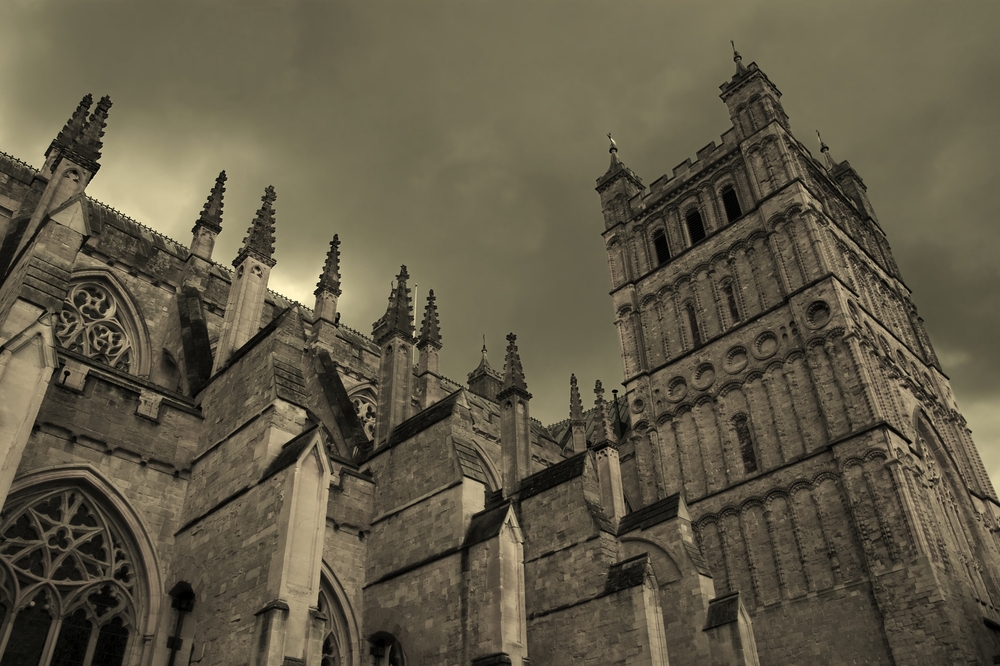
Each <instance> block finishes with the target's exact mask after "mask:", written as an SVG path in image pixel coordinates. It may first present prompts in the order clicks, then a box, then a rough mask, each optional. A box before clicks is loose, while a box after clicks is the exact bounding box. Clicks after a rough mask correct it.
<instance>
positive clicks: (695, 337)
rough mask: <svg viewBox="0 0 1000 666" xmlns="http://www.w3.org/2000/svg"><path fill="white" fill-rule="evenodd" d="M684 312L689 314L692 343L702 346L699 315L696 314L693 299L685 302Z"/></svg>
mask: <svg viewBox="0 0 1000 666" xmlns="http://www.w3.org/2000/svg"><path fill="white" fill-rule="evenodd" d="M684 313H685V314H686V315H687V320H688V326H689V327H690V328H691V344H692V345H693V346H695V347H700V346H701V331H700V330H699V329H698V317H696V316H695V314H694V305H693V304H692V303H691V301H688V302H687V303H685V304H684Z"/></svg>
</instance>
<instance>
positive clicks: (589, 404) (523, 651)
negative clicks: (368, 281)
mask: <svg viewBox="0 0 1000 666" xmlns="http://www.w3.org/2000/svg"><path fill="white" fill-rule="evenodd" d="M734 59H735V63H736V68H735V74H734V75H733V76H732V77H731V78H730V79H729V80H727V81H726V82H725V83H723V84H722V86H721V98H722V101H723V102H724V103H725V104H726V106H727V107H728V109H729V115H730V118H731V120H732V127H731V128H730V129H728V130H727V131H726V132H725V133H724V134H722V136H721V142H720V143H718V144H716V143H715V142H711V143H709V144H708V145H707V146H705V147H704V148H703V149H701V150H699V151H698V152H697V155H696V158H695V159H694V161H692V160H690V159H686V160H684V161H683V162H681V163H680V164H679V165H678V166H676V167H675V168H674V169H673V170H672V173H671V174H670V175H664V176H661V177H659V178H657V179H656V180H653V181H652V182H651V183H649V184H648V185H646V184H644V183H643V180H642V179H641V178H640V177H639V176H638V175H637V174H636V173H635V172H634V171H633V170H632V169H630V168H629V167H628V166H626V165H625V162H624V161H623V158H622V157H621V156H619V153H618V147H617V146H616V145H615V143H614V141H613V140H612V141H611V144H610V165H609V167H608V169H607V171H606V172H605V173H604V174H603V175H602V176H601V177H600V178H598V179H597V193H598V195H599V198H600V205H601V211H602V212H603V221H604V227H603V231H601V229H599V226H600V223H599V220H600V218H599V217H598V215H597V209H596V206H595V215H594V220H593V222H594V224H593V227H594V228H593V240H594V242H595V243H597V242H600V240H599V239H598V233H601V234H602V235H603V243H604V246H605V248H606V250H607V256H608V266H609V272H610V280H611V292H610V296H611V301H612V303H611V305H612V311H613V312H614V321H615V325H616V326H617V328H618V332H619V337H620V340H621V357H622V367H623V386H624V391H623V392H622V396H621V397H617V396H616V397H608V396H606V395H605V392H604V388H603V387H602V386H601V385H600V382H598V384H597V386H596V387H594V388H593V390H592V391H593V392H591V388H590V387H583V386H579V385H578V384H577V381H576V378H575V377H567V392H566V396H565V404H566V405H567V417H568V418H567V419H566V420H565V421H562V422H560V423H555V424H551V425H544V424H542V423H540V422H539V421H537V420H535V419H533V418H532V417H531V413H530V404H531V398H532V395H531V392H530V390H529V386H530V383H531V374H532V368H531V367H525V366H522V363H521V359H520V357H519V353H518V340H517V338H516V336H515V335H514V334H513V333H511V334H509V335H507V347H506V351H505V354H504V357H503V359H502V361H501V359H500V358H499V355H497V356H496V357H494V358H493V360H492V364H491V360H490V359H488V358H487V353H486V349H485V348H484V349H483V353H482V359H481V361H480V363H479V365H478V367H476V368H472V369H471V371H470V372H469V374H468V377H467V378H466V379H465V381H463V382H458V381H454V380H452V379H449V378H447V377H444V376H442V374H441V372H440V369H439V358H440V355H441V354H442V353H445V352H444V344H443V339H444V338H443V336H442V326H441V322H440V321H439V316H438V309H437V307H438V306H437V302H436V300H435V296H434V292H433V291H431V292H429V293H428V294H427V295H426V301H425V302H421V303H416V304H415V303H413V302H412V298H411V291H410V288H409V286H408V283H409V282H410V275H409V274H408V272H407V269H406V267H405V266H403V267H401V268H400V270H399V273H398V275H396V277H395V281H394V282H393V286H392V289H391V292H390V293H389V295H388V297H389V298H388V304H387V306H386V309H385V314H384V315H383V316H382V317H381V318H380V319H379V320H378V321H376V322H375V323H374V325H373V327H372V330H371V333H370V335H369V334H367V333H361V332H359V331H357V330H354V329H352V328H350V327H349V326H348V323H347V322H342V321H341V317H340V314H339V313H338V311H337V302H338V298H339V297H340V295H341V293H342V292H341V289H342V288H344V289H350V288H351V286H350V279H349V276H347V279H346V280H344V282H343V285H342V283H341V273H340V240H339V239H338V237H337V236H334V237H333V239H332V241H331V242H330V246H329V253H328V254H327V257H326V262H325V265H323V266H322V267H320V266H317V269H318V270H319V271H320V277H319V282H318V284H317V287H316V290H315V302H314V303H313V304H312V307H311V308H310V307H306V306H305V305H303V304H300V303H296V302H292V301H290V300H288V299H286V298H284V297H282V296H280V295H278V294H276V293H274V292H273V291H270V290H269V289H268V279H269V275H270V272H271V270H272V269H273V268H274V266H275V260H274V258H273V249H274V241H275V234H276V233H277V234H279V235H280V233H281V224H280V223H276V220H277V219H278V217H279V216H278V215H277V212H276V200H277V193H276V192H275V190H274V189H273V188H271V187H268V188H267V189H266V190H265V191H264V193H263V196H262V198H261V204H260V207H259V210H258V211H257V213H256V216H255V217H254V219H253V220H252V221H251V222H250V224H249V229H248V231H247V232H246V237H245V239H244V241H243V244H242V247H241V249H240V250H239V252H238V253H237V255H236V257H235V259H233V260H232V261H231V262H229V261H228V259H227V261H226V263H225V264H223V263H217V261H216V259H217V258H213V246H214V244H215V241H216V238H217V237H218V234H219V233H221V232H222V231H223V226H224V224H223V202H224V196H225V184H226V174H225V172H223V173H221V174H220V175H219V177H218V179H217V180H216V182H215V184H214V187H212V188H211V191H210V193H209V195H208V197H207V201H206V203H205V206H204V209H203V210H202V211H201V213H200V215H197V216H196V215H195V213H196V211H193V212H192V218H195V217H196V218H197V219H196V221H195V223H194V228H193V229H192V237H191V240H190V243H188V244H181V243H177V242H175V241H173V240H170V239H169V238H166V237H165V236H163V235H161V234H159V233H157V232H156V231H154V230H153V229H151V228H150V227H148V226H145V225H143V224H142V223H140V222H137V221H135V220H133V219H131V218H129V217H128V216H126V215H125V214H123V213H120V212H118V211H117V210H115V209H113V208H111V207H109V206H107V205H105V204H103V203H101V202H98V201H96V200H94V199H93V198H91V197H89V196H88V195H87V186H88V184H89V183H90V181H91V180H92V179H93V178H94V177H95V176H96V175H97V173H98V171H99V169H100V160H101V150H102V142H103V140H104V139H103V137H104V133H105V129H106V128H107V121H108V117H109V112H110V108H111V101H110V99H109V98H108V97H104V98H102V99H100V100H99V101H97V103H96V104H94V101H93V98H92V97H91V96H90V95H87V96H86V97H85V98H84V99H83V101H82V102H81V103H80V105H79V106H78V107H77V108H76V110H75V111H74V112H73V113H72V115H71V117H70V119H69V120H68V122H67V123H66V125H65V126H64V127H63V128H62V130H61V131H59V132H58V134H57V135H56V136H55V139H54V140H53V141H52V142H51V144H50V146H49V148H48V150H47V151H46V153H45V156H44V163H43V165H42V167H41V168H40V169H36V168H33V167H31V166H29V165H28V164H26V163H24V162H22V161H19V160H18V159H16V158H14V157H11V156H8V155H6V154H3V153H0V239H2V242H0V276H2V277H0V463H2V465H0V502H2V505H3V510H2V514H0V666H194V665H202V666H209V665H212V666H215V665H220V666H296V665H308V666H334V665H336V666H376V665H382V666H388V665H392V666H403V665H406V666H440V665H448V666H469V665H475V666H490V665H502V664H511V665H513V666H523V665H528V664H531V665H533V666H563V665H566V666H568V665H571V664H582V665H592V666H604V665H616V666H617V665H630V666H631V665H635V666H654V665H655V666H667V665H668V664H670V665H672V666H683V665H709V666H731V665H732V666H735V665H741V666H756V665H758V664H760V665H764V666H773V665H785V664H788V665H794V664H830V665H834V664H894V665H898V666H904V665H905V666H909V665H918V664H924V665H928V666H940V665H943V664H989V663H1000V607H997V603H1000V502H998V499H997V495H996V492H995V490H994V489H993V486H992V484H991V483H990V480H989V477H988V476H987V474H986V471H985V469H984V467H983V464H982V461H981V459H980V457H979V454H978V452H977V451H976V448H975V446H974V444H973V442H972V439H971V437H970V433H969V430H968V428H967V425H966V422H965V420H964V419H963V417H962V415H961V414H960V412H959V410H958V407H957V405H956V403H955V400H954V397H953V395H952V392H951V389H950V387H949V380H948V378H947V376H946V375H945V374H944V371H943V369H942V367H941V365H940V363H939V362H938V359H937V357H936V356H935V353H934V349H933V348H932V346H931V343H930V340H929V338H928V335H927V333H926V331H925V329H924V324H923V320H921V318H920V317H919V315H918V314H917V311H916V308H915V307H914V305H913V303H912V301H911V300H910V293H909V290H908V289H907V287H906V284H905V283H904V282H903V280H902V277H901V275H900V273H899V269H898V268H897V266H896V264H895V262H894V260H893V257H892V253H891V251H890V249H889V244H888V242H887V239H886V236H885V234H884V232H883V231H882V228H881V226H880V225H879V222H878V218H877V217H876V214H875V211H874V210H873V208H872V206H871V204H870V202H869V199H868V196H867V193H866V188H865V185H864V182H863V181H862V179H861V177H860V175H859V174H858V173H857V171H856V170H855V169H854V168H852V167H851V165H850V164H849V163H848V162H846V161H840V162H838V161H836V160H835V159H834V158H833V156H832V155H831V152H830V150H829V148H827V147H826V146H825V145H822V146H821V150H820V155H819V158H816V157H814V156H813V155H811V154H810V152H809V150H808V149H806V147H805V146H804V145H803V144H802V143H801V142H800V141H799V140H798V139H797V138H796V137H795V136H794V135H793V134H792V131H791V127H790V124H789V119H788V117H787V115H786V114H785V112H784V111H783V109H782V105H781V101H780V100H781V93H780V92H779V91H778V89H777V87H776V86H775V85H774V84H773V83H772V82H771V81H770V79H769V78H768V77H767V76H766V75H765V73H764V72H763V71H762V70H761V69H760V68H759V67H758V66H757V65H756V64H755V63H754V64H750V65H744V64H743V61H742V58H741V57H740V56H739V54H735V58H734ZM111 127H112V136H111V137H109V138H110V139H113V123H112V126H111ZM53 129H55V128H53ZM609 138H610V136H609ZM597 159H598V158H597V157H596V156H595V165H596V160H597ZM595 171H597V172H598V173H599V169H595ZM595 203H596V202H595ZM225 226H226V227H227V229H228V232H229V233H234V232H233V230H232V228H233V227H239V230H242V226H243V225H242V224H237V223H236V222H235V221H231V220H226V222H225ZM326 240H329V239H323V241H324V242H325V241H326ZM446 323H447V322H445V324H446ZM444 328H445V330H447V326H446V325H445V327H444ZM504 333H506V332H504ZM494 366H496V367H495V368H494Z"/></svg>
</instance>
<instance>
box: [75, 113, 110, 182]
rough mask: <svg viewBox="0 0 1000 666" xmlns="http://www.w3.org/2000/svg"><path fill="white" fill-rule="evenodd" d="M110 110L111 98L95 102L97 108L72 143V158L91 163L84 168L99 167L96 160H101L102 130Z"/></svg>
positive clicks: (102, 146) (106, 124) (106, 123)
mask: <svg viewBox="0 0 1000 666" xmlns="http://www.w3.org/2000/svg"><path fill="white" fill-rule="evenodd" d="M110 110H111V98H110V97H108V96H107V95H105V96H104V97H102V98H101V99H100V101H99V102H97V108H95V109H94V112H93V113H92V114H91V115H90V118H89V119H88V120H87V122H86V123H85V124H84V126H83V129H82V130H80V133H79V134H78V135H77V137H76V140H75V141H74V142H73V145H72V147H71V151H72V152H73V154H74V156H76V157H78V158H81V159H82V160H84V161H85V162H89V163H91V164H89V165H85V166H92V167H97V166H99V165H98V164H97V160H99V159H101V150H102V149H103V148H104V143H103V142H102V141H101V138H102V137H103V136H104V130H105V128H106V127H107V126H108V111H110Z"/></svg>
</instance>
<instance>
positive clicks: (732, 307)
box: [722, 282, 740, 324]
mask: <svg viewBox="0 0 1000 666" xmlns="http://www.w3.org/2000/svg"><path fill="white" fill-rule="evenodd" d="M722 292H723V293H724V294H725V295H726V305H728V306H729V316H730V317H731V318H732V320H733V324H738V323H739V322H740V309H739V307H737V305H736V292H735V291H733V283H732V282H727V283H726V284H724V285H723V286H722Z"/></svg>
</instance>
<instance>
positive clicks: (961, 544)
mask: <svg viewBox="0 0 1000 666" xmlns="http://www.w3.org/2000/svg"><path fill="white" fill-rule="evenodd" d="M734 59H735V62H736V73H735V75H734V76H733V77H732V79H731V80H729V81H727V82H726V83H724V84H723V85H722V86H721V89H722V94H721V97H722V100H723V101H724V102H725V103H726V105H727V107H728V108H729V113H730V117H731V118H732V123H733V127H732V129H730V130H729V131H727V132H726V133H725V134H724V135H723V136H722V144H721V145H716V144H715V143H714V142H713V143H710V144H709V145H707V146H706V147H705V148H703V149H702V150H700V151H698V154H697V159H696V160H695V161H694V162H691V161H690V160H685V161H684V162H682V163H681V164H680V165H679V166H677V167H676V168H674V170H673V175H672V176H663V177H661V178H659V179H657V180H655V181H654V182H652V183H651V184H650V185H649V187H648V188H647V187H646V186H645V185H644V184H643V182H642V180H641V179H640V178H639V177H638V176H637V175H636V174H635V173H634V172H633V171H632V170H631V169H630V168H628V167H627V166H625V164H624V163H623V162H622V161H621V159H620V158H619V157H618V151H617V147H616V146H615V144H614V142H612V144H611V149H610V150H611V166H610V167H609V169H608V171H607V173H605V174H604V175H603V176H602V177H601V178H599V179H598V181H597V191H598V193H599V194H600V196H601V205H602V208H603V212H604V221H605V231H604V240H605V243H606V247H607V252H608V262H609V266H610V272H611V282H612V292H611V294H612V299H613V302H614V308H615V312H616V325H617V327H618V330H619V332H620V338H621V346H622V359H623V364H624V374H625V387H626V389H627V401H628V406H629V411H630V421H631V424H632V427H631V429H630V431H629V432H628V433H627V434H626V435H625V437H624V438H623V441H622V442H621V444H620V452H621V460H622V474H623V476H624V478H625V483H626V494H627V495H628V494H630V495H631V497H632V498H633V501H634V502H635V503H637V504H640V505H643V506H645V505H650V504H651V503H654V502H657V501H658V500H661V499H663V498H666V497H668V496H670V495H672V494H673V493H681V494H682V496H683V497H684V498H685V499H686V501H687V503H688V506H689V508H690V513H691V521H692V526H693V528H694V532H695V534H696V537H697V542H698V544H699V546H700V548H701V551H702V553H703V554H704V556H705V558H706V560H707V562H708V567H709V569H710V571H711V575H712V577H713V580H714V582H715V590H716V593H717V594H719V595H720V596H722V595H724V594H726V593H727V592H734V591H739V592H741V594H742V598H743V601H744V603H745V604H746V606H747V609H748V611H749V612H750V615H751V616H752V618H753V626H754V632H755V635H756V644H757V649H758V651H759V655H760V663H762V664H793V663H795V664H798V663H812V664H818V663H822V664H857V663H879V664H882V663H895V664H959V663H961V664H966V663H969V664H973V663H975V664H979V663H991V661H992V663H996V661H995V660H993V656H994V655H996V654H997V653H998V652H1000V649H998V647H1000V612H998V609H997V604H998V603H1000V553H998V550H1000V549H998V541H997V530H998V524H1000V522H998V517H1000V506H998V503H997V496H996V493H995V491H994V489H993V487H992V485H991V483H990V481H989V478H988V477H987V475H986V472H985V470H984V468H983V464H982V462H981V460H980V458H979V455H978V453H977V451H976V449H975V446H974V445H973V442H972V440H971V438H970V433H969V430H968V428H967V427H966V423H965V420H964V419H963V418H962V416H961V414H960V413H959V411H958V408H957V405H956V404H955V400H954V398H953V397H952V392H951V389H950V387H949V383H948V378H947V376H946V375H945V374H944V373H943V371H942V368H941V366H940V364H939V362H938V359H937V357H936V356H935V354H934V350H933V348H932V346H931V344H930V341H929V339H928V336H927V333H926V331H925V330H924V326H923V321H922V320H921V319H920V317H919V316H918V315H917V311H916V308H915V307H914V305H913V303H912V301H911V300H910V296H909V290H908V289H907V287H906V284H905V283H904V282H903V279H902V277H901V276H900V273H899V269H898V268H897V266H896V264H895V262H894V261H893V258H892V254H891V252H890V250H889V245H888V242H887V240H886V237H885V234H884V233H883V231H882V228H881V227H880V225H879V222H878V219H877V217H876V215H875V212H874V210H873V208H872V205H871V203H870V202H869V200H868V196H867V194H866V191H865V190H866V188H865V185H864V183H863V182H862V180H861V178H860V176H859V175H858V173H857V172H856V171H855V170H854V169H853V168H852V167H851V165H850V164H848V163H847V162H846V161H844V162H836V161H835V160H834V159H833V158H832V157H831V155H830V152H829V149H828V148H827V147H826V146H825V145H822V149H821V153H822V161H820V160H817V159H815V158H813V157H812V156H811V155H810V153H809V151H808V150H807V149H806V148H805V147H804V146H803V144H802V143H800V142H799V140H798V139H797V138H796V137H795V136H794V135H793V134H792V131H791V128H790V125H789V120H788V117H787V116H786V114H785V112H784V110H783V109H782V106H781V101H780V97H781V93H780V92H779V91H778V89H777V88H776V87H775V85H774V84H773V83H772V82H771V81H770V80H769V79H768V77H767V76H766V75H765V74H764V72H763V71H762V70H761V69H760V68H759V67H757V65H756V64H751V65H749V66H744V65H743V63H742V61H741V58H740V56H739V54H738V53H736V54H735V58H734Z"/></svg>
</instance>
